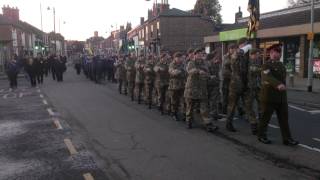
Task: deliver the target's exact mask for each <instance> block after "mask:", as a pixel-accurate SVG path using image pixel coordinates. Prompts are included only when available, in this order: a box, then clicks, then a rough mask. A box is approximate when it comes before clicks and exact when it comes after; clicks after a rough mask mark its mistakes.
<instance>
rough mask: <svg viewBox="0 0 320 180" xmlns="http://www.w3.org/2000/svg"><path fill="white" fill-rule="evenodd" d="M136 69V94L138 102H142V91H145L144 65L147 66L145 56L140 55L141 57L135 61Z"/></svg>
mask: <svg viewBox="0 0 320 180" xmlns="http://www.w3.org/2000/svg"><path fill="white" fill-rule="evenodd" d="M134 66H135V69H136V79H135V83H136V85H135V90H136V96H137V98H138V103H139V104H140V103H141V93H142V91H143V85H144V84H143V83H144V72H143V69H144V66H145V59H144V57H139V59H138V60H137V61H136V62H135V65H134Z"/></svg>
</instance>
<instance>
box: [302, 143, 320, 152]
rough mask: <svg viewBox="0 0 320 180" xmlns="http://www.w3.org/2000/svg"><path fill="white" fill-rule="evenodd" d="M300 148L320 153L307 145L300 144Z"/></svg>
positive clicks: (319, 150)
mask: <svg viewBox="0 0 320 180" xmlns="http://www.w3.org/2000/svg"><path fill="white" fill-rule="evenodd" d="M299 146H301V147H303V148H306V149H309V150H311V151H316V152H320V149H318V148H315V147H310V146H307V145H304V144H299Z"/></svg>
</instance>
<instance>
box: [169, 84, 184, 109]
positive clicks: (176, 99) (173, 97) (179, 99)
mask: <svg viewBox="0 0 320 180" xmlns="http://www.w3.org/2000/svg"><path fill="white" fill-rule="evenodd" d="M183 92H184V89H178V90H170V92H169V97H170V102H169V103H170V111H171V113H173V114H177V113H178V112H179V107H180V104H181V103H183Z"/></svg>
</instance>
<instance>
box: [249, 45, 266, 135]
mask: <svg viewBox="0 0 320 180" xmlns="http://www.w3.org/2000/svg"><path fill="white" fill-rule="evenodd" d="M249 59H250V61H249V69H248V95H247V96H246V99H245V108H246V112H248V113H247V115H248V116H249V117H248V118H249V122H250V124H251V130H252V134H253V135H256V134H257V130H258V129H257V128H258V126H257V119H256V114H255V113H254V110H253V103H254V101H256V102H257V106H258V115H259V119H260V118H261V108H260V107H261V106H260V100H259V93H260V88H261V66H262V61H261V60H260V59H259V50H257V49H252V50H251V51H250V58H249Z"/></svg>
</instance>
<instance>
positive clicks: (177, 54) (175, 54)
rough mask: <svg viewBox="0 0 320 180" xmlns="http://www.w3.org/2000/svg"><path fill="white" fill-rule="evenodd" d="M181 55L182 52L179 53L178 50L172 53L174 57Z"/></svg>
mask: <svg viewBox="0 0 320 180" xmlns="http://www.w3.org/2000/svg"><path fill="white" fill-rule="evenodd" d="M181 56H182V54H181V53H180V52H176V53H174V57H175V58H176V57H181Z"/></svg>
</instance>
